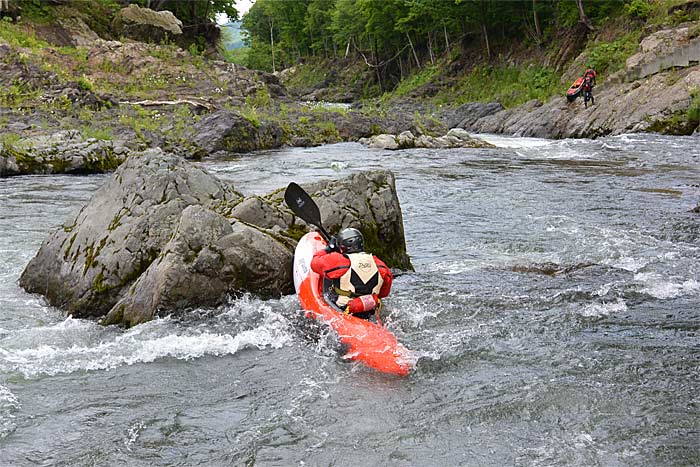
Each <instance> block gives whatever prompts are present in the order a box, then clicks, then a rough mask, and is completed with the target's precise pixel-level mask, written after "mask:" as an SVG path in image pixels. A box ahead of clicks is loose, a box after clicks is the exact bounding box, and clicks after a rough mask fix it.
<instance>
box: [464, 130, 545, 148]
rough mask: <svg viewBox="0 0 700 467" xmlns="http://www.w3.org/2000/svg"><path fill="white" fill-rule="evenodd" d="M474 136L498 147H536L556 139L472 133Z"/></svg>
mask: <svg viewBox="0 0 700 467" xmlns="http://www.w3.org/2000/svg"><path fill="white" fill-rule="evenodd" d="M472 136H474V137H475V138H479V139H483V140H484V141H486V142H487V143H491V144H493V145H494V146H497V147H499V148H536V147H541V146H550V145H552V144H554V143H556V141H554V140H551V139H544V138H522V137H516V136H503V135H494V134H489V133H484V134H474V135H472Z"/></svg>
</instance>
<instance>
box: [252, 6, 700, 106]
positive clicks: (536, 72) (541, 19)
mask: <svg viewBox="0 0 700 467" xmlns="http://www.w3.org/2000/svg"><path fill="white" fill-rule="evenodd" d="M688 5H689V4H688V2H686V1H684V0H661V1H648V0H627V1H619V0H610V1H606V0H599V1H585V0H575V1H573V0H572V1H555V2H542V1H537V0H531V1H530V0H528V1H518V2H503V1H498V0H475V1H470V0H456V1H451V2H448V1H445V2H434V1H430V0H410V1H409V0H385V1H382V2H377V1H373V0H333V1H328V0H305V1H299V2H294V7H293V8H291V7H289V3H288V2H282V1H278V0H257V2H256V3H255V4H254V5H253V7H252V8H251V9H250V11H249V12H248V13H247V14H246V15H245V16H244V17H243V28H244V30H246V31H247V34H248V36H247V44H248V46H249V50H248V52H247V59H246V60H247V61H246V62H245V64H246V65H247V66H250V67H254V68H258V69H264V70H267V71H271V72H277V71H280V70H284V69H293V70H294V73H290V74H289V76H288V77H286V78H285V84H286V85H287V86H288V87H289V88H290V89H291V90H292V91H294V90H297V91H298V92H299V93H301V94H303V93H304V92H305V91H308V90H309V89H317V88H318V87H320V86H321V85H322V84H323V85H326V86H327V85H328V83H330V84H331V86H336V87H338V88H339V89H342V90H339V91H338V92H336V93H335V95H336V96H341V97H342V96H346V95H348V94H349V93H351V94H353V95H354V96H355V97H357V98H376V97H380V96H382V100H383V101H388V100H392V99H395V98H405V97H421V98H427V99H428V100H431V101H432V102H434V103H436V104H445V103H463V102H468V101H471V100H475V101H499V102H501V103H502V104H503V105H504V106H506V107H509V106H515V105H520V104H522V103H524V102H526V101H528V100H531V99H540V100H545V99H547V98H548V97H550V96H551V95H553V94H556V93H560V92H561V90H562V85H564V86H566V85H567V84H568V82H569V80H573V79H575V77H576V76H577V73H580V72H581V71H582V70H583V69H585V67H588V66H592V67H594V68H596V70H597V71H598V73H599V75H600V79H599V82H602V81H605V79H606V78H607V77H608V76H610V75H611V74H613V73H614V72H616V71H618V70H620V69H622V68H623V67H624V64H625V59H626V58H627V57H629V56H630V55H632V54H633V53H634V52H635V51H636V50H637V47H638V44H639V40H640V37H641V35H642V31H643V30H644V31H646V32H648V31H653V30H655V29H659V28H662V27H666V26H675V25H678V24H680V23H682V22H684V21H689V20H694V19H698V17H700V10H699V9H697V8H695V9H694V8H693V6H692V5H690V6H688ZM358 82H361V83H362V85H361V86H359V85H358V84H357V83H358Z"/></svg>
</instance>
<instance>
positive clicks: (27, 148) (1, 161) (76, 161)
mask: <svg viewBox="0 0 700 467" xmlns="http://www.w3.org/2000/svg"><path fill="white" fill-rule="evenodd" d="M126 155H127V150H126V149H125V148H124V147H122V146H119V145H118V144H115V143H114V142H113V141H107V140H98V139H95V138H83V137H82V136H81V135H80V132H78V131H76V130H67V131H59V132H56V133H53V134H49V135H40V136H34V137H29V138H22V139H18V140H17V141H15V142H12V143H9V142H5V143H4V144H3V143H0V177H7V176H11V175H26V174H55V173H72V174H85V173H103V172H111V171H112V170H114V169H116V168H117V167H118V166H119V164H121V163H122V162H123V161H124V159H125V158H126Z"/></svg>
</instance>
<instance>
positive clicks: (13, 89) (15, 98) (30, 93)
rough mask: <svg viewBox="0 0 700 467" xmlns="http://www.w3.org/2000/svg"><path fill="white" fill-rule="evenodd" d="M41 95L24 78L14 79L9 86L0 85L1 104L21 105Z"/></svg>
mask: <svg viewBox="0 0 700 467" xmlns="http://www.w3.org/2000/svg"><path fill="white" fill-rule="evenodd" d="M38 95H39V92H38V91H36V90H33V89H31V88H30V87H29V85H28V84H27V83H25V82H24V81H22V80H14V81H13V82H12V84H10V85H9V86H0V105H6V106H8V107H19V106H21V105H22V104H23V103H24V102H26V101H28V100H31V99H33V98H35V97H37V96H38Z"/></svg>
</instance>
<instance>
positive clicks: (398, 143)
mask: <svg viewBox="0 0 700 467" xmlns="http://www.w3.org/2000/svg"><path fill="white" fill-rule="evenodd" d="M360 142H361V143H363V144H365V145H367V146H369V147H370V148H376V149H389V150H396V149H409V148H431V149H449V148H493V147H495V146H494V145H493V144H491V143H488V142H486V141H484V140H482V139H479V138H474V137H472V136H471V135H470V134H469V133H467V131H466V130H463V129H462V128H452V129H451V130H450V131H448V132H447V134H446V135H444V136H438V137H434V136H428V135H419V136H414V135H413V133H411V132H410V131H404V132H401V133H400V134H399V135H397V136H395V135H388V134H381V135H376V136H372V137H371V138H362V139H360Z"/></svg>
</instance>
